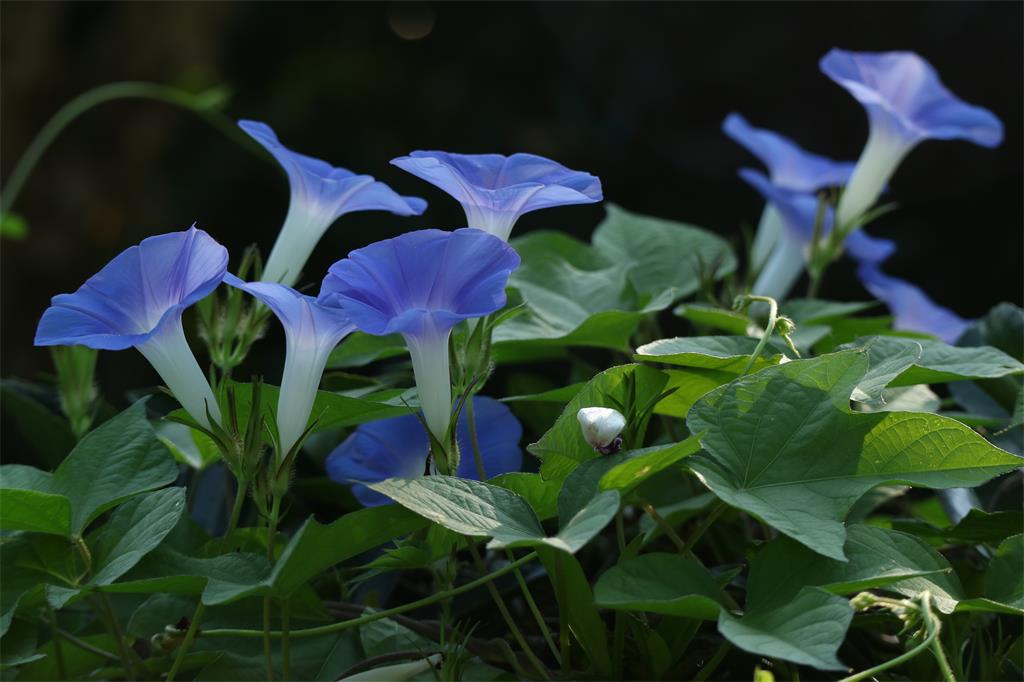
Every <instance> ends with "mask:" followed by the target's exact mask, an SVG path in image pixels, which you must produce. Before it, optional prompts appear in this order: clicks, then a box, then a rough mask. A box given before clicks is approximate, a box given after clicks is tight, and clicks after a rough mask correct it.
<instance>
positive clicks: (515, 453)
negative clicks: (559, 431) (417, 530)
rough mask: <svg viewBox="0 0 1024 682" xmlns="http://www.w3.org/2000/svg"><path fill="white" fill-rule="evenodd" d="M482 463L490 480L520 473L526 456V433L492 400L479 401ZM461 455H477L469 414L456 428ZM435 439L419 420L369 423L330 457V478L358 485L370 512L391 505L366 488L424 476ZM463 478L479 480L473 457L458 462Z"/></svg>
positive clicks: (355, 491) (404, 418)
mask: <svg viewBox="0 0 1024 682" xmlns="http://www.w3.org/2000/svg"><path fill="white" fill-rule="evenodd" d="M473 411H474V413H475V414H474V416H475V419H476V430H477V442H478V444H479V446H480V460H481V463H482V464H483V469H484V474H485V476H486V477H487V478H491V477H493V476H498V475H500V474H505V473H508V472H511V471H519V469H520V467H521V466H522V464H523V452H522V450H521V449H520V448H519V440H520V438H522V436H523V427H522V426H520V424H519V420H517V419H516V418H515V416H514V415H513V414H512V412H511V410H509V409H508V407H506V406H505V405H504V404H503V403H500V402H498V401H497V400H494V399H492V398H485V397H483V396H475V397H474V398H473ZM457 434H458V439H459V449H460V450H462V451H463V452H466V453H469V452H472V443H471V440H470V435H469V419H468V417H467V413H466V410H463V411H462V414H461V415H460V416H459V423H458V427H457ZM429 453H430V439H429V438H428V437H427V433H426V431H424V430H423V425H422V424H421V423H420V421H419V419H418V418H417V417H416V416H415V415H411V414H410V415H404V416H401V417H394V418H391V419H382V420H380V421H375V422H370V423H369V424H362V425H361V426H359V427H358V428H357V429H356V430H355V431H354V432H353V433H352V435H350V436H349V437H348V438H346V439H345V441H344V442H343V443H342V444H341V445H339V446H338V447H337V448H335V450H334V451H333V452H332V453H331V454H330V455H328V457H327V461H326V464H325V466H326V467H327V475H328V476H330V477H331V479H332V480H334V481H337V482H338V483H355V485H353V486H352V493H353V494H354V495H355V496H356V499H358V500H359V501H360V502H362V503H363V504H364V505H365V506H367V507H373V506H377V505H381V504H390V503H391V500H390V499H389V498H387V497H385V496H384V495H381V494H380V493H378V492H375V491H373V490H371V489H369V488H367V487H366V486H365V485H362V483H376V482H379V481H383V480H384V479H386V478H415V477H417V476H422V475H424V473H425V471H426V469H427V455H428V454H429ZM458 476H459V477H460V478H470V479H473V480H479V479H480V476H479V473H478V471H477V467H476V462H475V458H474V457H470V456H468V455H467V456H464V457H462V459H461V461H460V462H459V469H458Z"/></svg>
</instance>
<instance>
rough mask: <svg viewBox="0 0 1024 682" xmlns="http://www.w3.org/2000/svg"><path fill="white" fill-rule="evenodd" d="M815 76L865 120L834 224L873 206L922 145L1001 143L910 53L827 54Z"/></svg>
mask: <svg viewBox="0 0 1024 682" xmlns="http://www.w3.org/2000/svg"><path fill="white" fill-rule="evenodd" d="M820 66H821V70H822V72H824V73H825V75H826V76H828V77H829V78H831V79H832V80H834V81H835V82H836V83H838V84H839V85H841V86H842V87H844V88H845V89H846V90H847V91H848V92H849V93H850V94H851V95H853V96H854V98H856V99H857V101H859V102H860V103H861V104H862V105H864V108H865V110H867V114H868V123H869V126H870V130H869V132H868V141H867V144H866V145H865V147H864V151H863V152H861V155H860V159H859V160H858V161H857V168H856V169H855V170H854V172H853V176H852V177H851V178H850V183H849V184H848V185H847V187H846V189H845V191H844V192H843V196H842V198H841V199H840V201H839V207H838V209H837V215H836V217H837V219H838V221H839V223H840V224H841V225H849V224H850V223H851V222H852V221H854V220H856V219H857V218H858V217H859V216H861V215H862V214H863V213H864V212H865V211H867V210H868V209H869V208H871V206H872V205H874V203H875V201H876V200H877V199H878V195H879V193H880V192H881V191H882V188H883V187H884V186H885V184H886V183H887V182H888V181H889V178H891V177H892V174H893V173H894V172H895V171H896V167H897V166H899V164H900V162H901V161H902V160H903V158H904V157H905V156H906V155H907V154H908V153H909V152H910V150H911V149H913V148H914V147H915V146H916V145H917V144H918V143H919V142H922V141H924V140H928V139H936V140H952V139H961V140H967V141H969V142H973V143H974V144H978V145H981V146H983V147H996V146H998V145H999V144H1000V143H1001V142H1002V141H1003V124H1002V123H1001V122H1000V121H999V119H998V118H997V117H996V115H995V114H993V113H992V112H991V111H989V110H988V109H984V108H982V107H978V106H974V105H971V104H968V103H966V102H964V101H963V100H961V99H960V98H958V97H957V96H956V95H954V94H953V93H952V92H950V91H949V90H948V89H947V88H946V86H944V85H943V84H942V81H940V80H939V76H938V74H937V73H936V72H935V69H934V68H933V67H932V65H931V64H929V63H928V62H927V61H925V60H924V59H922V58H921V57H920V56H918V55H917V54H915V53H913V52H848V51H846V50H839V49H833V50H831V51H830V52H829V53H828V54H826V55H825V56H824V57H823V58H822V59H821V64H820Z"/></svg>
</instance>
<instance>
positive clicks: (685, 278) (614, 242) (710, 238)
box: [593, 204, 736, 299]
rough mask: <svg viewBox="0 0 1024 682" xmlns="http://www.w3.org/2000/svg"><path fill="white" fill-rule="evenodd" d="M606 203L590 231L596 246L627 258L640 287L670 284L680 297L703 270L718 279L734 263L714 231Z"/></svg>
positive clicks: (613, 257)
mask: <svg viewBox="0 0 1024 682" xmlns="http://www.w3.org/2000/svg"><path fill="white" fill-rule="evenodd" d="M605 206H606V208H607V209H608V216H607V217H606V218H605V219H604V222H602V223H601V224H600V225H598V227H597V229H596V230H595V231H594V236H593V244H594V248H595V249H596V250H597V252H598V253H600V254H601V255H603V256H604V257H605V258H606V259H607V260H609V261H611V262H613V263H624V264H626V265H627V266H628V268H629V280H630V282H632V284H633V286H634V287H635V288H636V290H637V291H639V292H641V293H647V294H652V295H657V294H661V293H662V292H664V291H665V290H666V289H668V290H671V291H672V292H673V298H674V299H679V298H682V297H683V296H688V295H690V294H692V293H694V292H696V291H697V289H698V288H699V287H700V280H701V274H702V271H703V273H706V274H710V273H711V272H712V271H713V273H714V275H715V278H716V279H717V278H720V277H724V276H725V275H728V274H730V273H731V272H733V271H734V270H735V269H736V258H735V256H734V255H733V253H732V249H731V248H730V247H729V244H728V242H726V241H725V240H724V239H722V238H721V237H719V236H718V235H716V234H713V233H711V232H708V231H707V230H703V229H700V228H698V227H694V226H692V225H687V224H685V223H678V222H675V221H671V220H663V219H661V218H651V217H649V216H643V215H639V214H637V213H631V212H629V211H626V210H625V209H623V208H621V207H619V206H616V205H615V204H606V205H605Z"/></svg>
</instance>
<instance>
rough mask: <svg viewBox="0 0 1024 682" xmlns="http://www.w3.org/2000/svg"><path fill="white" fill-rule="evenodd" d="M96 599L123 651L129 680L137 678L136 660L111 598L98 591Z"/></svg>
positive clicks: (109, 628)
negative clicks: (127, 642)
mask: <svg viewBox="0 0 1024 682" xmlns="http://www.w3.org/2000/svg"><path fill="white" fill-rule="evenodd" d="M96 601H97V602H98V603H99V604H100V606H101V611H102V612H103V613H104V614H105V616H104V620H105V621H106V622H107V629H108V630H110V634H111V636H113V638H114V641H116V642H117V649H118V651H120V652H121V661H122V662H123V665H124V674H125V677H127V678H128V679H129V680H134V679H135V661H134V660H133V659H132V656H131V652H130V651H129V650H128V645H127V644H126V643H125V641H124V633H122V632H121V624H120V623H118V622H117V617H116V616H114V609H113V608H111V606H110V599H109V598H108V597H107V595H106V593H105V592H98V593H97V596H96Z"/></svg>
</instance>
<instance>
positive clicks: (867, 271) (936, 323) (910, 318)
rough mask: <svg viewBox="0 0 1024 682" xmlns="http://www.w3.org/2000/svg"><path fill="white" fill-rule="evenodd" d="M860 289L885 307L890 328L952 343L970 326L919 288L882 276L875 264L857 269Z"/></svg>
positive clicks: (866, 264)
mask: <svg viewBox="0 0 1024 682" xmlns="http://www.w3.org/2000/svg"><path fill="white" fill-rule="evenodd" d="M857 275H858V276H859V277H860V281H861V283H862V284H863V285H864V288H865V289H867V290H868V291H870V292H871V294H872V295H873V296H874V297H875V298H877V299H878V300H879V301H882V302H883V303H885V304H886V305H887V306H888V307H889V311H890V312H891V313H892V315H893V328H894V329H902V330H904V331H913V332H921V333H924V334H931V335H932V336H935V337H937V338H939V339H942V340H943V341H945V342H946V343H956V341H957V339H959V338H960V335H961V334H963V333H964V330H966V329H967V327H968V326H969V325H970V321H969V320H965V319H964V318H962V317H960V316H959V315H957V314H956V313H955V312H953V311H952V310H950V309H949V308H945V307H943V306H941V305H939V304H937V303H935V301H933V300H932V299H931V298H929V297H928V294H926V293H924V291H922V290H921V289H920V288H919V287H916V286H914V285H913V284H911V283H910V282H907V281H905V280H902V279H898V278H896V277H890V276H888V275H886V274H885V273H883V272H882V271H881V270H880V269H879V268H878V265H877V264H875V263H868V262H866V263H862V264H861V265H860V267H859V268H857Z"/></svg>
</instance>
